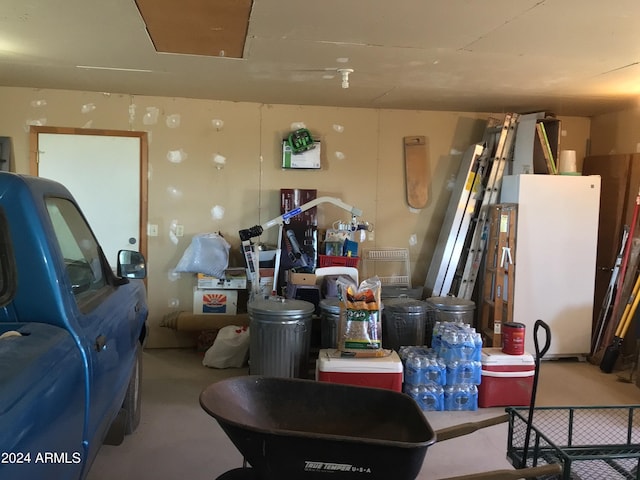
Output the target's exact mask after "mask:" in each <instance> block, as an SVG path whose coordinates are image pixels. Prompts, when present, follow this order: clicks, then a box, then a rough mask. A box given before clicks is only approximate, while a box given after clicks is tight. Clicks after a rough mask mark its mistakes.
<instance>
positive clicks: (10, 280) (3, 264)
mask: <svg viewBox="0 0 640 480" xmlns="http://www.w3.org/2000/svg"><path fill="white" fill-rule="evenodd" d="M15 278H16V274H15V264H14V259H13V249H12V248H11V240H10V238H9V225H8V223H7V219H6V218H5V215H4V210H0V306H3V305H4V304H6V303H7V302H8V301H9V300H10V299H11V297H12V295H13V290H14V289H15Z"/></svg>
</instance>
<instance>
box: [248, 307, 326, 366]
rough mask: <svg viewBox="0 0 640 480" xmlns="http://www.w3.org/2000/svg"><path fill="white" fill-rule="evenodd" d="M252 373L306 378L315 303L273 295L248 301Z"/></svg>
mask: <svg viewBox="0 0 640 480" xmlns="http://www.w3.org/2000/svg"><path fill="white" fill-rule="evenodd" d="M247 310H248V313H249V327H250V332H251V334H250V341H249V374H251V375H266V376H272V377H290V378H306V377H308V370H309V350H310V347H311V321H312V314H313V312H314V310H315V307H314V305H313V304H312V303H309V302H305V301H304V300H290V299H284V298H280V297H271V298H269V299H266V300H255V301H253V302H250V303H249V304H248V305H247Z"/></svg>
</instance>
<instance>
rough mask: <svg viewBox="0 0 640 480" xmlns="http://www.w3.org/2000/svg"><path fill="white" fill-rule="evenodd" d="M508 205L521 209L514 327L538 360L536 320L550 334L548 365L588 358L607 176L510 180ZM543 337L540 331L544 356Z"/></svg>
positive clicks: (506, 182)
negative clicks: (521, 329)
mask: <svg viewBox="0 0 640 480" xmlns="http://www.w3.org/2000/svg"><path fill="white" fill-rule="evenodd" d="M500 201H501V202H502V203H517V204H518V216H517V227H516V248H515V258H514V259H513V261H514V263H515V278H514V282H513V283H514V285H513V289H514V290H513V294H514V296H513V297H514V298H513V321H514V322H519V323H523V324H525V326H526V332H525V335H526V340H525V350H526V351H527V352H528V353H531V354H534V355H535V348H534V343H533V327H534V323H535V321H536V320H537V319H541V320H543V321H544V322H546V323H547V324H548V325H549V327H550V330H551V346H550V348H549V351H548V352H547V354H546V355H545V358H546V357H547V356H548V357H556V358H560V357H579V358H580V357H585V356H586V355H587V354H588V353H589V350H590V348H591V323H592V318H593V308H594V305H593V294H594V285H595V272H596V250H597V245H598V215H599V209H600V176H599V175H593V176H573V175H533V174H529V175H526V174H523V175H508V176H505V177H504V178H503V181H502V189H501V195H500ZM544 337H545V336H544V331H543V330H542V329H540V331H539V343H540V348H543V346H544Z"/></svg>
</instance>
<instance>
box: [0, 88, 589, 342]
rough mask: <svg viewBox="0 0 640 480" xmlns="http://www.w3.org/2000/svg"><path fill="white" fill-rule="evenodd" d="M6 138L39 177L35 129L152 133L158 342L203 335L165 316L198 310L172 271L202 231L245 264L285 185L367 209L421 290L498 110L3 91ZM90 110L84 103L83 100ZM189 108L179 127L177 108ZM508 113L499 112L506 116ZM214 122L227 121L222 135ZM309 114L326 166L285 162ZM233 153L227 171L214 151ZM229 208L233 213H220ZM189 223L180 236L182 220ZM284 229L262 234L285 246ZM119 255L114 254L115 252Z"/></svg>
mask: <svg viewBox="0 0 640 480" xmlns="http://www.w3.org/2000/svg"><path fill="white" fill-rule="evenodd" d="M0 103H1V104H2V106H3V107H2V109H3V114H2V115H1V116H0V136H9V137H12V139H13V147H14V164H13V165H12V169H13V170H14V171H17V172H19V173H28V171H29V155H28V153H29V152H28V125H29V124H30V123H34V122H39V123H42V124H46V125H47V126H57V127H85V128H96V129H112V130H137V131H148V132H149V207H148V208H149V211H148V217H149V222H150V223H152V224H157V225H158V226H159V232H160V235H159V236H158V237H149V242H148V263H149V279H148V292H149V304H150V323H151V325H152V326H153V327H154V328H153V330H152V332H151V337H150V339H149V345H150V346H156V347H158V346H179V345H187V344H191V343H192V342H193V338H192V337H191V336H190V335H182V334H179V333H176V332H174V331H173V330H170V329H166V328H159V327H158V325H159V324H160V321H161V320H162V318H163V317H164V316H165V315H167V314H170V313H172V312H175V311H180V310H187V311H190V310H191V308H192V287H193V285H194V283H195V281H194V279H193V277H192V276H191V275H185V274H183V275H181V276H180V277H179V278H176V276H175V275H172V274H171V271H172V269H173V268H174V267H175V266H176V264H177V262H178V261H179V260H180V258H181V256H182V254H183V252H184V250H185V248H186V247H187V246H188V245H189V243H190V241H191V237H192V236H193V235H194V234H197V233H202V232H214V231H215V232H217V231H220V232H221V233H222V234H223V235H224V236H225V237H226V238H227V240H228V241H229V242H230V243H231V245H232V253H231V264H232V266H241V265H242V261H243V260H242V256H241V254H240V251H239V248H238V247H239V239H238V230H240V229H242V228H247V227H250V226H253V225H255V224H261V223H264V222H265V221H267V220H270V219H271V218H274V217H276V216H278V215H279V214H280V210H279V209H280V203H279V191H280V188H314V189H317V190H318V195H329V196H335V197H339V198H341V199H342V200H344V201H345V202H347V203H350V204H352V205H354V206H356V207H359V208H361V209H362V210H363V212H364V215H363V217H362V219H363V220H366V221H368V222H370V223H373V224H374V226H375V231H374V232H373V235H372V236H371V238H369V239H368V240H367V241H365V242H364V243H363V244H361V246H360V248H363V249H366V248H374V247H375V248H380V247H400V248H408V249H409V251H410V257H411V269H412V280H413V285H414V286H421V285H422V284H424V280H425V278H426V274H427V269H428V267H429V262H430V260H431V256H432V252H433V249H434V247H435V244H436V241H437V238H438V234H439V231H440V226H441V223H442V220H443V218H444V215H445V211H446V208H447V203H448V201H449V196H450V190H449V188H450V185H451V183H452V182H451V181H450V180H452V179H453V178H455V175H456V174H457V170H458V166H459V162H460V158H461V154H462V152H464V150H465V149H466V148H467V147H468V146H469V145H471V144H473V143H475V142H478V141H480V140H481V137H482V133H483V130H484V126H485V121H486V120H487V118H488V117H489V114H483V113H464V112H461V113H455V112H430V111H404V110H378V109H356V108H338V107H313V106H311V107H309V106H305V107H302V106H290V105H262V104H252V103H235V102H221V101H210V100H193V99H185V98H164V97H144V96H137V95H131V96H130V95H120V94H101V93H89V92H73V91H56V90H34V89H26V88H6V87H4V88H3V87H0ZM83 107H84V108H83ZM150 107H155V108H158V109H159V112H160V115H159V117H158V121H157V123H156V124H152V125H147V124H145V123H144V115H145V113H146V112H147V108H150ZM173 114H179V115H180V120H181V121H180V125H179V126H178V127H176V128H169V126H167V123H166V119H167V117H168V116H170V115H173ZM498 117H500V115H498ZM213 119H220V120H223V121H224V126H223V128H222V129H220V130H219V131H218V130H216V128H214V126H213V125H212V120H213ZM561 120H562V129H563V136H562V147H561V148H563V149H574V150H577V151H578V158H582V157H583V156H584V152H585V149H586V147H585V146H586V144H587V139H588V137H589V126H590V122H589V119H586V118H577V117H563V118H561ZM298 122H302V123H303V124H304V125H305V126H306V127H307V128H309V129H310V130H311V132H312V134H313V135H314V137H316V138H319V139H320V140H321V142H322V165H323V167H322V169H321V170H320V171H290V170H283V169H282V168H280V161H281V140H282V138H284V136H285V135H286V134H288V133H289V132H290V131H291V130H293V129H294V128H295V124H296V123H298ZM411 135H424V136H426V137H428V140H429V145H430V149H429V151H430V167H429V168H430V185H429V188H430V196H429V202H428V205H427V206H426V208H424V209H422V210H414V209H411V208H409V207H408V205H407V202H406V195H405V180H404V160H403V137H404V136H411ZM179 149H182V150H183V151H184V152H186V154H187V158H186V160H184V161H183V162H181V163H171V162H169V161H168V160H167V153H168V151H170V150H179ZM216 153H217V154H220V155H223V156H224V157H226V159H227V161H226V165H225V166H224V168H222V169H216V168H215V166H214V165H213V163H212V161H211V158H212V156H213V155H214V154H216ZM214 206H221V207H223V208H224V212H225V213H224V217H223V218H222V219H218V220H217V219H213V218H212V215H211V209H212V208H213V207H214ZM318 219H319V223H320V228H327V227H329V226H330V225H331V224H332V223H333V222H334V221H336V220H339V219H340V220H343V221H348V220H350V218H349V214H348V213H347V212H344V211H343V210H341V209H339V208H337V207H334V206H332V205H321V206H319V207H318ZM173 221H177V222H178V223H179V224H182V225H184V228H185V235H184V237H182V238H180V239H179V241H178V242H177V244H176V243H174V242H173V241H172V240H171V238H170V236H169V228H170V225H171V222H173ZM276 232H277V229H276V228H274V229H271V230H270V231H268V232H267V234H265V235H264V236H263V238H262V240H263V241H268V242H275V233H276ZM110 260H112V259H110Z"/></svg>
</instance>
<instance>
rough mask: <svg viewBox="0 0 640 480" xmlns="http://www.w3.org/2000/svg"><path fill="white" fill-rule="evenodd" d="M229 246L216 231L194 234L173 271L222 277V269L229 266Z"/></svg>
mask: <svg viewBox="0 0 640 480" xmlns="http://www.w3.org/2000/svg"><path fill="white" fill-rule="evenodd" d="M230 248H231V245H229V242H227V241H226V240H225V239H224V237H223V236H222V235H219V234H217V233H201V234H199V235H194V237H193V238H192V239H191V244H190V245H189V246H188V247H187V249H186V250H185V251H184V253H183V254H182V258H181V259H180V261H179V262H178V265H177V266H176V268H175V270H174V271H175V272H191V273H205V274H207V275H211V276H213V277H216V278H224V271H225V270H226V269H227V267H228V266H229V249H230Z"/></svg>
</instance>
